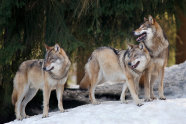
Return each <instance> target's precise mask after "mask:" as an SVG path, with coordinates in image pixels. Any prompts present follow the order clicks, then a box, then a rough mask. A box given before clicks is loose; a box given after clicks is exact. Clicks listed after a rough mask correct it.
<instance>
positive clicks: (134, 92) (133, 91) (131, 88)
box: [127, 75, 143, 106]
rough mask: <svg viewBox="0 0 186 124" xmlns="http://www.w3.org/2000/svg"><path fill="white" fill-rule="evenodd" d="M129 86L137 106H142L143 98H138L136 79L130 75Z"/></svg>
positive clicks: (128, 78)
mask: <svg viewBox="0 0 186 124" xmlns="http://www.w3.org/2000/svg"><path fill="white" fill-rule="evenodd" d="M127 86H128V88H129V91H130V93H131V95H132V98H133V99H134V101H135V103H136V105H137V106H142V105H143V104H142V103H141V100H140V99H139V98H138V96H137V94H136V90H135V85H134V80H133V78H132V77H131V76H130V75H127Z"/></svg>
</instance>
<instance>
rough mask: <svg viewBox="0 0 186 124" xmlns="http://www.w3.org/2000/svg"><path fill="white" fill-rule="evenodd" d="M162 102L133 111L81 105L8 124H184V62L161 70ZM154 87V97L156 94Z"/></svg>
mask: <svg viewBox="0 0 186 124" xmlns="http://www.w3.org/2000/svg"><path fill="white" fill-rule="evenodd" d="M164 84H165V96H166V97H167V98H168V99H167V100H165V101H161V100H154V101H153V102H147V103H144V105H143V106H141V107H137V106H136V105H135V104H134V102H133V101H132V100H129V102H128V104H121V103H120V102H119V101H106V102H102V103H101V104H100V105H91V104H88V105H83V106H79V107H76V108H73V109H68V110H67V112H65V113H60V112H50V113H49V117H48V118H42V115H35V116H33V117H30V118H28V119H24V120H22V121H17V120H15V121H12V122H10V123H9V124H27V123H28V124H61V123H63V124H176V123H178V124H186V62H184V63H182V64H179V65H174V66H171V67H168V68H166V69H165V78H164ZM157 86H158V85H157V84H156V85H155V94H157Z"/></svg>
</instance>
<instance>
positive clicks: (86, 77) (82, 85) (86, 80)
mask: <svg viewBox="0 0 186 124" xmlns="http://www.w3.org/2000/svg"><path fill="white" fill-rule="evenodd" d="M89 85H90V78H89V75H88V73H87V72H85V75H84V77H83V79H82V80H81V82H80V89H88V88H89Z"/></svg>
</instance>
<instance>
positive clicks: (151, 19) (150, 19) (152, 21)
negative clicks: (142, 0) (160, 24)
mask: <svg viewBox="0 0 186 124" xmlns="http://www.w3.org/2000/svg"><path fill="white" fill-rule="evenodd" d="M149 22H150V23H151V24H154V22H155V20H154V19H153V17H152V16H151V15H149Z"/></svg>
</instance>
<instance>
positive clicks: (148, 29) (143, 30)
mask: <svg viewBox="0 0 186 124" xmlns="http://www.w3.org/2000/svg"><path fill="white" fill-rule="evenodd" d="M157 26H158V24H157V23H156V20H155V19H154V18H153V17H152V16H151V15H149V17H148V19H146V18H144V23H143V24H142V25H141V26H140V27H139V28H138V29H136V30H135V31H134V35H135V36H137V39H136V41H138V42H141V41H146V40H150V39H152V37H153V33H154V32H156V28H157Z"/></svg>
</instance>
